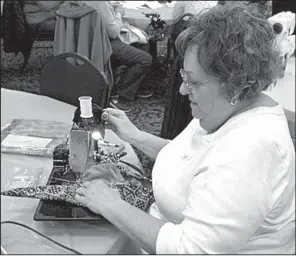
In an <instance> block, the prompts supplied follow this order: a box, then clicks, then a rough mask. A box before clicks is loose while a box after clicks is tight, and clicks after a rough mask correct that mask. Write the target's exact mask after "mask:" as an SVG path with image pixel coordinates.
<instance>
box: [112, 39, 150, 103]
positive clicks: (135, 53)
mask: <svg viewBox="0 0 296 256" xmlns="http://www.w3.org/2000/svg"><path fill="white" fill-rule="evenodd" d="M110 41H111V46H112V50H113V53H112V56H111V63H112V69H113V70H114V69H116V68H117V67H119V66H122V65H124V66H126V69H125V70H124V72H123V73H122V74H120V78H119V79H114V81H115V84H114V91H113V93H115V92H116V93H117V94H118V95H119V96H120V97H122V98H123V99H125V100H129V101H133V100H135V99H136V96H137V91H138V89H139V87H140V86H141V84H142V82H143V80H144V79H145V77H146V75H147V74H148V72H149V71H150V66H151V64H152V57H151V55H150V54H149V53H147V52H144V51H142V50H140V49H137V48H136V47H134V46H131V45H128V44H126V43H123V42H122V41H121V40H120V39H118V38H116V39H111V40H110Z"/></svg>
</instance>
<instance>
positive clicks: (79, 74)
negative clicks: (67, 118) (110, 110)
mask: <svg viewBox="0 0 296 256" xmlns="http://www.w3.org/2000/svg"><path fill="white" fill-rule="evenodd" d="M40 93H41V94H42V95H44V96H48V97H50V98H53V99H56V100H59V101H63V102H66V103H68V104H71V105H74V106H76V107H78V106H79V100H78V98H79V97H80V96H83V95H84V96H91V97H92V99H93V100H92V102H93V103H96V104H97V105H99V106H100V107H101V108H105V107H107V105H108V103H109V89H108V85H107V83H106V80H105V78H104V76H103V75H102V74H101V72H100V71H99V70H98V69H96V68H95V67H94V66H93V64H92V63H90V61H89V60H87V59H86V58H84V57H83V56H81V55H79V54H77V53H63V54H60V55H57V56H55V57H54V58H52V59H51V60H49V61H48V62H47V63H46V65H45V66H44V68H43V69H42V71H41V76H40Z"/></svg>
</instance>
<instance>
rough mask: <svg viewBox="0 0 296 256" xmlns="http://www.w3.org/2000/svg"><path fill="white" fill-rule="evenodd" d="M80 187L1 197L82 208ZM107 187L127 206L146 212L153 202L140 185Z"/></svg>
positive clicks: (54, 187)
mask: <svg viewBox="0 0 296 256" xmlns="http://www.w3.org/2000/svg"><path fill="white" fill-rule="evenodd" d="M80 186H81V183H80V182H76V183H74V184H68V185H48V186H37V187H25V188H15V189H11V190H8V191H3V192H1V195H3V196H13V197H25V198H34V199H42V200H54V201H65V202H68V203H71V204H75V205H79V206H82V205H81V204H80V203H78V202H77V201H76V199H75V195H76V190H77V189H78V188H79V187H80ZM109 187H111V188H113V189H117V190H118V192H119V193H120V196H121V198H122V199H123V200H124V201H126V202H128V203H129V204H131V205H133V206H135V207H137V208H139V209H141V210H143V211H146V210H147V209H148V207H149V206H150V205H151V204H152V203H153V202H154V196H153V192H152V190H150V189H148V188H145V187H143V186H141V185H133V184H132V183H131V182H129V181H126V182H123V183H119V182H118V183H111V184H109Z"/></svg>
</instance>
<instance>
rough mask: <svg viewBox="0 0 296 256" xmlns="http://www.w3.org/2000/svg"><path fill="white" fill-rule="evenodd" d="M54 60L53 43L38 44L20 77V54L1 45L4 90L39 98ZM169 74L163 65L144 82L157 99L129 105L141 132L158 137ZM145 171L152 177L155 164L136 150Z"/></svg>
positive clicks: (141, 100) (157, 66) (133, 120)
mask: <svg viewBox="0 0 296 256" xmlns="http://www.w3.org/2000/svg"><path fill="white" fill-rule="evenodd" d="M52 57H53V48H52V42H35V44H34V47H33V50H32V52H31V56H30V59H29V63H28V65H27V71H26V73H25V74H24V75H21V74H20V65H21V63H22V62H23V57H22V55H21V54H18V55H17V56H15V54H13V53H9V54H7V53H5V52H4V51H3V47H2V44H1V87H2V88H7V89H13V90H19V91H25V92H30V93H36V94H39V78H40V72H41V70H42V67H43V66H44V65H45V63H46V62H47V61H48V60H49V59H50V58H52ZM168 81H169V80H168V78H167V74H166V72H165V70H164V68H162V66H161V65H160V64H156V65H155V66H154V67H153V69H152V72H151V74H150V75H149V76H148V77H147V79H146V80H145V84H144V86H149V87H150V88H154V95H153V96H152V97H151V98H149V99H138V100H137V101H135V102H131V103H127V104H128V106H129V107H131V108H132V111H131V112H129V113H128V116H129V118H130V120H131V121H132V122H133V123H134V124H135V125H136V126H137V127H138V128H139V129H141V130H144V131H147V132H149V133H152V134H155V135H159V134H160V131H161V124H162V119H163V111H164V100H163V98H164V92H165V88H166V85H167V83H168ZM136 152H137V154H138V156H139V158H140V160H141V162H142V164H143V167H144V169H145V170H146V171H147V172H148V173H149V172H150V171H151V169H152V166H153V161H151V160H150V159H148V158H147V157H146V156H145V155H143V154H142V153H140V152H138V151H137V150H136Z"/></svg>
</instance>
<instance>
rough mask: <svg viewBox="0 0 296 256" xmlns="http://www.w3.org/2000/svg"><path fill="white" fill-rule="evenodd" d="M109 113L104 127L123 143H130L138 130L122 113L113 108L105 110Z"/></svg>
mask: <svg viewBox="0 0 296 256" xmlns="http://www.w3.org/2000/svg"><path fill="white" fill-rule="evenodd" d="M105 110H107V111H108V112H109V117H108V120H106V121H107V124H106V125H105V127H106V128H107V129H111V130H112V131H113V132H115V133H116V135H117V136H118V137H119V138H121V139H122V140H124V141H127V142H131V139H132V138H135V137H136V136H137V134H138V133H139V132H140V130H139V129H138V128H137V127H136V126H135V125H134V124H133V123H132V122H131V121H130V120H129V118H128V117H127V115H126V114H125V112H124V111H122V110H119V109H114V108H107V109H105Z"/></svg>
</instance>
